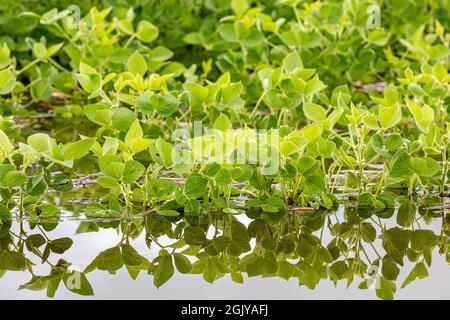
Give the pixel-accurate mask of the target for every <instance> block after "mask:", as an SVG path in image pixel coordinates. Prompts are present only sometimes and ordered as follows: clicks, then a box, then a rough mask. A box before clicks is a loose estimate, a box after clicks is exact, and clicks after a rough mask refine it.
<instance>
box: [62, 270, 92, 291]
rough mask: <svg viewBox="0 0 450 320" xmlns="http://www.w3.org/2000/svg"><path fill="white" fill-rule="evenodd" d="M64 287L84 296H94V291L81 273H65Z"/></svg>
mask: <svg viewBox="0 0 450 320" xmlns="http://www.w3.org/2000/svg"><path fill="white" fill-rule="evenodd" d="M63 281H64V285H65V286H66V288H67V289H68V290H70V291H72V292H74V293H77V294H80V295H83V296H93V295H94V291H93V290H92V286H91V284H90V283H89V281H88V279H87V278H86V276H85V275H84V273H82V272H80V271H72V272H66V273H64V277H63Z"/></svg>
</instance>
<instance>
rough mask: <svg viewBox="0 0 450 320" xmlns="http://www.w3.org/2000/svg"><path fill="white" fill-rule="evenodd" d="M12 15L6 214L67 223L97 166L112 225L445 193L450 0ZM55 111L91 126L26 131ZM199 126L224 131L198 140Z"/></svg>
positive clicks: (20, 7) (199, 4)
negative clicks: (64, 205)
mask: <svg viewBox="0 0 450 320" xmlns="http://www.w3.org/2000/svg"><path fill="white" fill-rule="evenodd" d="M52 2H55V3H52ZM0 10H1V11H2V14H1V17H2V18H1V19H0V113H1V114H2V116H1V119H0V161H1V163H2V164H0V194H1V203H0V221H1V222H2V223H7V222H8V221H11V220H12V219H13V218H14V216H19V217H21V218H22V217H24V216H26V217H29V218H30V220H31V221H34V222H36V221H46V220H48V219H59V217H60V215H61V210H60V208H59V207H58V206H57V205H56V204H55V203H53V202H52V201H51V200H49V199H48V198H47V197H46V196H47V193H48V192H50V191H52V192H53V191H58V192H69V191H71V190H72V189H73V188H74V185H75V187H76V188H78V187H79V185H78V184H77V183H75V182H77V181H78V179H80V178H79V175H85V174H89V177H94V178H95V179H96V184H97V185H98V189H97V190H98V192H97V194H96V197H97V198H98V197H100V196H101V199H100V200H101V201H98V200H99V199H95V198H94V199H91V200H94V201H93V202H92V203H89V204H87V205H86V206H85V207H84V208H83V212H84V215H85V216H86V217H89V218H96V219H99V218H114V217H122V216H128V215H134V214H137V213H142V212H149V211H151V212H156V213H157V214H158V215H159V216H163V217H165V219H185V218H186V217H187V218H189V219H191V218H192V217H193V216H201V215H205V214H208V212H209V211H218V212H224V213H229V214H233V213H240V212H244V211H248V210H250V211H256V212H259V213H260V214H262V213H264V214H276V213H279V212H280V213H281V212H285V211H286V210H288V211H289V212H291V213H292V212H293V213H292V214H295V208H298V207H308V208H310V207H312V208H316V209H318V208H324V209H332V208H336V207H337V206H338V205H339V204H340V203H346V201H348V200H350V201H351V202H352V204H356V206H357V207H358V208H364V209H369V210H363V211H361V212H365V214H366V215H372V214H374V215H378V217H379V218H381V219H383V218H385V216H384V213H385V212H386V210H387V209H393V208H396V210H398V208H399V206H401V205H402V204H404V203H407V202H408V201H410V200H414V201H415V202H416V204H417V205H418V206H421V207H426V206H429V205H430V204H433V205H442V204H443V203H444V202H445V201H446V199H447V196H448V192H449V190H448V187H449V184H448V179H449V177H450V173H449V170H448V167H449V160H448V156H449V151H448V147H449V143H450V128H449V126H448V121H449V115H448V112H449V108H450V85H449V83H450V75H449V56H450V47H449V43H450V32H449V30H450V18H449V17H450V1H449V0H427V1H410V2H405V1H397V0H386V1H371V0H363V1H356V0H347V1H333V0H327V1H321V2H313V1H300V0H285V1H269V0H265V1H248V0H231V1H214V0H205V1H201V0H196V1H188V0H184V1H172V0H169V1H151V0H148V1H146V0H143V1H138V0H136V1H125V0H123V1H113V0H111V1H110V0H104V1H81V3H80V4H78V6H76V7H74V6H71V3H70V2H69V1H50V2H48V3H46V4H43V3H40V2H30V3H26V4H23V3H21V2H20V1H2V4H1V5H0ZM78 18H79V19H78ZM43 116H50V117H52V118H53V119H54V120H52V121H55V122H54V123H58V125H59V126H65V125H66V124H65V123H69V122H70V123H75V124H77V126H78V127H77V137H73V135H72V136H70V137H69V138H68V139H66V137H61V136H58V135H56V134H55V132H54V131H52V130H50V131H46V130H39V129H38V130H36V129H33V130H30V128H27V123H29V122H24V121H25V120H26V121H30V119H35V118H42V117H43ZM196 123H197V124H198V123H200V124H201V125H202V127H203V129H204V128H209V129H212V130H209V131H207V132H206V133H205V132H204V131H203V130H202V131H201V132H200V133H201V134H200V135H198V134H197V133H198V132H197V131H196ZM230 146H231V147H230ZM236 159H241V160H236ZM242 159H244V160H242ZM86 161H89V162H90V163H91V164H92V165H90V166H89V167H88V169H87V167H86V166H84V165H82V163H83V162H86ZM72 195H74V197H75V198H76V197H77V196H76V194H72ZM364 218H368V217H367V216H365V217H364ZM162 221H163V220H162ZM399 230H400V229H399ZM447 232H448V230H447ZM314 241H315V240H314ZM314 241H313V242H314ZM209 247H210V246H209ZM443 247H444V252H447V251H448V241H447V243H446V244H445V245H443ZM117 248H118V247H117ZM122 249H123V248H122ZM115 250H119V249H115ZM127 250H128V249H127ZM324 250H325V249H324ZM403 251H404V250H403ZM243 252H245V251H243ZM388 253H389V252H388ZM205 254H206V253H205ZM396 254H397V253H396ZM404 254H405V253H404V252H403V255H404ZM403 255H402V258H403ZM271 257H272V256H271ZM273 257H275V256H273ZM447 257H448V252H447ZM390 258H392V259H393V261H394V262H396V263H399V260H398V259H399V258H398V257H397V258H398V259H396V257H393V256H392V254H390ZM170 259H171V258H170ZM180 259H181V258H180ZM249 259H250V258H249ZM252 259H253V258H252ZM255 259H256V258H255ZM258 259H259V258H258ZM274 259H275V258H274ZM160 260H161V261H163V260H164V261H165V258H164V257H162V258H161V259H160ZM180 261H181V262H183V261H184V260H183V259H181V260H180ZM252 261H253V260H252ZM383 261H384V260H383ZM389 261H390V263H392V262H391V260H389ZM175 262H176V261H175ZM161 263H163V262H161ZM252 263H253V262H252ZM302 263H306V262H302ZM383 263H384V262H383ZM283 266H286V265H285V264H283ZM146 268H147V265H146ZM383 296H385V294H383ZM385 297H386V296H385Z"/></svg>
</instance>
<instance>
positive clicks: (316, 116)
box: [303, 102, 327, 122]
mask: <svg viewBox="0 0 450 320" xmlns="http://www.w3.org/2000/svg"><path fill="white" fill-rule="evenodd" d="M303 112H304V113H305V116H306V117H307V118H308V119H310V120H312V121H316V122H319V121H324V120H325V119H326V118H327V113H326V111H325V109H324V108H322V106H320V105H318V104H315V103H312V102H306V103H305V104H304V105H303Z"/></svg>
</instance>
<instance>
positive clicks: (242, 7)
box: [231, 0, 249, 17]
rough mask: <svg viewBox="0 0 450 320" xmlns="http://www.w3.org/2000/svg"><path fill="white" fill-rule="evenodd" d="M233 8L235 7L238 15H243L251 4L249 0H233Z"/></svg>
mask: <svg viewBox="0 0 450 320" xmlns="http://www.w3.org/2000/svg"><path fill="white" fill-rule="evenodd" d="M231 8H233V11H234V13H236V16H238V17H242V16H243V15H244V13H245V12H246V11H247V10H248V8H249V5H248V2H247V0H231Z"/></svg>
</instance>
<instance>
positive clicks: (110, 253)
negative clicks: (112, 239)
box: [96, 247, 123, 271]
mask: <svg viewBox="0 0 450 320" xmlns="http://www.w3.org/2000/svg"><path fill="white" fill-rule="evenodd" d="M96 263H97V267H98V269H100V270H108V271H115V270H119V269H120V268H122V266H123V259H122V254H121V252H120V248H119V247H113V248H109V249H106V250H105V251H102V252H101V253H100V254H99V255H98V256H97V258H96Z"/></svg>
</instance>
